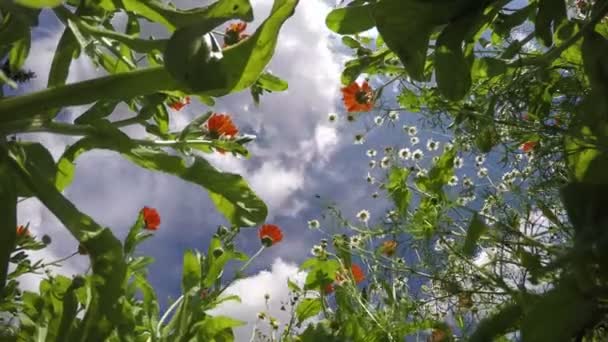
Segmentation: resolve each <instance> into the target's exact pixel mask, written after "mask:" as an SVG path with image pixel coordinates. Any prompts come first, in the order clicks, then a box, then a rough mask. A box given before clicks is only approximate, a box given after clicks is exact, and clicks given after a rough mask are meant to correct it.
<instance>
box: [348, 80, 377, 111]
mask: <svg viewBox="0 0 608 342" xmlns="http://www.w3.org/2000/svg"><path fill="white" fill-rule="evenodd" d="M342 96H343V98H342V99H343V101H344V106H345V107H346V110H347V111H349V112H368V111H370V110H371V109H372V107H373V106H374V103H373V100H374V91H373V90H372V88H371V87H370V86H369V83H367V81H364V82H363V84H361V85H359V83H357V82H352V83H351V84H349V85H348V86H347V87H344V88H342Z"/></svg>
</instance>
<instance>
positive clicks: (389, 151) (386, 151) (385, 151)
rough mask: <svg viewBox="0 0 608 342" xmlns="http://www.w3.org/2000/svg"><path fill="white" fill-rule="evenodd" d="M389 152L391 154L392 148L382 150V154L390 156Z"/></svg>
mask: <svg viewBox="0 0 608 342" xmlns="http://www.w3.org/2000/svg"><path fill="white" fill-rule="evenodd" d="M391 152H393V148H392V147H390V146H387V147H385V148H384V154H390V153H391Z"/></svg>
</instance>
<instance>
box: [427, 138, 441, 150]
mask: <svg viewBox="0 0 608 342" xmlns="http://www.w3.org/2000/svg"><path fill="white" fill-rule="evenodd" d="M438 148H439V142H438V141H435V140H433V139H429V140H427V142H426V149H427V150H429V151H436V150H437V149H438Z"/></svg>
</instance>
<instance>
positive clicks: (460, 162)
mask: <svg viewBox="0 0 608 342" xmlns="http://www.w3.org/2000/svg"><path fill="white" fill-rule="evenodd" d="M463 165H464V159H462V158H461V157H455V158H454V167H455V168H457V169H460V168H461V167H462V166H463Z"/></svg>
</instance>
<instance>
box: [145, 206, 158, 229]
mask: <svg viewBox="0 0 608 342" xmlns="http://www.w3.org/2000/svg"><path fill="white" fill-rule="evenodd" d="M141 211H142V214H143V215H144V222H145V226H144V229H147V230H157V229H158V226H159V225H160V215H159V214H158V211H156V209H154V208H148V207H144V208H143V209H142V210H141Z"/></svg>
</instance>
